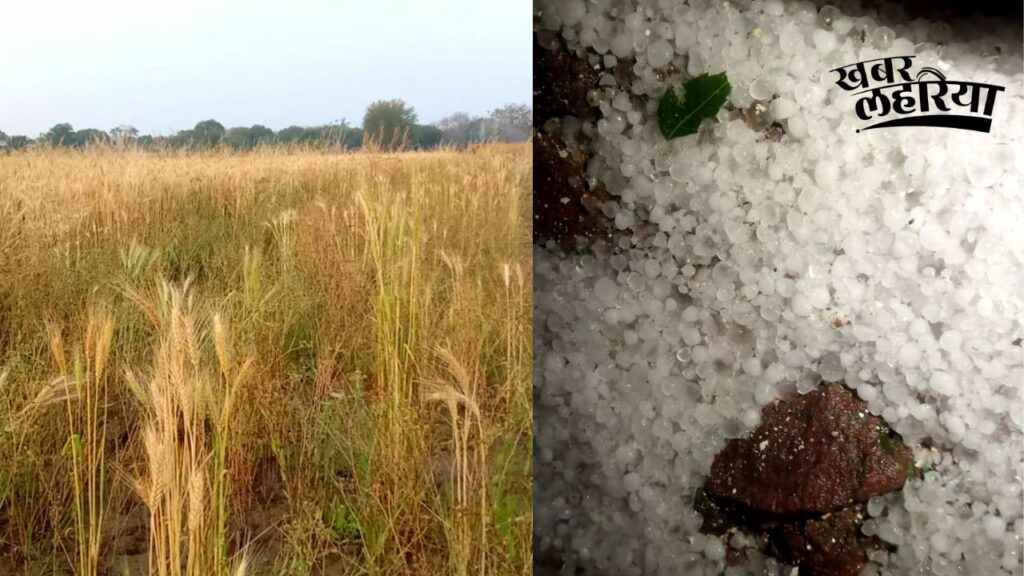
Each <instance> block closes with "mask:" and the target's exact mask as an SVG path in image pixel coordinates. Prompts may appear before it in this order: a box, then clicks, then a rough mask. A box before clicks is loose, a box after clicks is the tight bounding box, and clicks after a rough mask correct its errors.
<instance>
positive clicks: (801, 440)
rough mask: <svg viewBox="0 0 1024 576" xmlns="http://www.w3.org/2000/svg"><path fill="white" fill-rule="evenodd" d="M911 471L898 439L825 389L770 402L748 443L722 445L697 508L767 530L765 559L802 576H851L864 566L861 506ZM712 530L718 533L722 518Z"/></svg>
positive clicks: (855, 402) (859, 406)
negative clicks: (767, 556)
mask: <svg viewBox="0 0 1024 576" xmlns="http://www.w3.org/2000/svg"><path fill="white" fill-rule="evenodd" d="M912 466H913V457H912V454H911V452H910V450H909V449H908V448H907V447H906V446H905V445H904V444H903V440H902V438H901V437H900V436H899V435H898V434H896V433H895V432H893V431H892V430H891V429H890V428H889V427H888V426H887V425H886V424H885V423H884V422H883V421H882V420H881V419H880V418H878V417H877V416H874V415H872V414H870V413H869V412H868V410H867V406H866V405H865V403H864V402H863V401H862V400H860V399H859V398H856V397H855V396H854V395H853V393H852V392H851V391H850V390H849V389H848V388H846V387H845V386H843V385H842V384H838V383H831V384H825V385H823V386H822V387H820V388H818V389H817V390H815V391H813V392H809V393H807V394H804V395H802V396H798V397H795V398H792V399H789V400H782V401H777V402H775V403H774V404H771V405H769V406H768V407H766V408H765V409H764V411H763V413H762V421H761V425H760V426H759V427H758V428H757V429H756V430H754V432H753V433H752V434H751V435H750V436H749V437H748V438H746V439H738V440H732V441H731V442H729V444H728V445H726V447H725V449H724V450H722V452H720V453H719V454H718V455H717V456H716V457H715V460H714V463H713V464H712V467H711V474H710V476H709V477H708V480H707V482H706V483H705V485H704V492H705V493H706V496H707V499H708V500H709V502H710V504H702V508H704V510H714V511H715V512H716V514H717V513H719V512H724V513H725V514H726V515H727V516H728V517H729V518H730V519H731V520H732V521H733V522H734V523H735V524H737V525H740V526H744V527H745V528H748V529H751V530H753V531H755V532H765V533H767V535H768V537H769V541H770V546H769V550H768V551H769V553H771V554H773V555H775V556H777V557H778V558H779V559H780V560H783V561H784V562H787V563H790V564H795V565H798V566H801V568H802V570H801V574H805V573H806V574H808V575H811V576H847V575H851V576H852V575H856V574H857V573H858V572H859V571H860V569H861V568H862V567H863V566H864V564H865V563H866V562H867V555H866V547H867V545H868V544H869V542H868V541H867V540H866V539H865V538H864V537H863V536H862V535H861V533H860V525H861V523H862V521H863V513H862V508H863V504H864V503H866V502H867V501H868V499H869V498H872V497H874V496H879V495H882V494H886V493H889V492H893V491H896V490H899V489H900V488H902V486H903V484H904V482H905V481H906V479H907V475H908V473H909V472H910V471H911V470H912ZM702 512H703V510H702ZM711 524H712V526H710V527H709V528H710V529H711V532H712V533H713V532H716V531H720V530H721V527H722V520H721V519H717V520H714V521H712V522H711Z"/></svg>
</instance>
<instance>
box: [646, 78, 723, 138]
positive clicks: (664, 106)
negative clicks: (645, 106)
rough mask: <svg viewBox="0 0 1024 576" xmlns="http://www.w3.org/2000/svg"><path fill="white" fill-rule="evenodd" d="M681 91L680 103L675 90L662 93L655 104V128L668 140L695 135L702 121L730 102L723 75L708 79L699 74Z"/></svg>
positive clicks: (670, 89)
mask: <svg viewBox="0 0 1024 576" xmlns="http://www.w3.org/2000/svg"><path fill="white" fill-rule="evenodd" d="M683 89H684V90H685V91H686V94H685V95H684V97H683V100H682V101H680V100H679V95H678V94H677V93H676V91H675V89H674V88H671V87H670V88H669V89H668V90H666V91H665V95H664V96H662V97H661V101H660V102H658V128H660V129H661V134H662V136H664V137H665V138H666V139H668V140H672V139H673V138H679V137H680V136H687V135H689V134H696V133H697V129H698V128H700V123H701V121H703V120H704V119H705V118H714V116H715V114H718V110H719V108H721V107H722V105H723V104H725V101H726V100H727V99H728V98H729V92H730V91H731V90H732V86H730V85H729V79H728V78H726V76H725V72H722V73H721V74H715V75H714V76H710V75H708V74H701V75H700V76H697V77H696V78H692V79H691V80H690V81H689V82H687V83H686V84H685V85H684V86H683Z"/></svg>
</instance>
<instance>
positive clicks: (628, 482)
mask: <svg viewBox="0 0 1024 576" xmlns="http://www.w3.org/2000/svg"><path fill="white" fill-rule="evenodd" d="M643 482H644V481H643V478H641V477H640V475H639V474H637V473H636V472H630V473H628V474H626V475H625V476H623V477H622V487H623V488H625V489H626V491H627V492H636V491H637V490H639V489H640V486H641V485H642V484H643Z"/></svg>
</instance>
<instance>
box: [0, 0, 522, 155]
mask: <svg viewBox="0 0 1024 576" xmlns="http://www.w3.org/2000/svg"><path fill="white" fill-rule="evenodd" d="M11 12H12V13H9V14H8V17H7V18H6V19H5V20H6V22H5V23H6V24H7V25H8V26H7V27H6V29H5V35H6V36H7V44H8V45H11V46H21V47H24V50H20V51H9V52H7V53H5V54H3V55H0V69H2V70H3V76H2V77H3V79H4V84H5V86H6V87H5V89H4V90H3V91H0V131H3V132H5V133H7V134H8V135H11V136H15V135H23V136H27V137H29V138H36V137H38V136H39V135H41V134H44V133H45V132H46V131H48V130H49V129H50V128H52V127H53V126H55V125H57V124H61V123H68V124H71V125H72V126H73V127H74V128H75V129H76V130H84V129H90V128H92V129H98V130H103V131H105V132H109V131H110V130H111V129H112V128H114V127H116V126H119V125H130V126H134V127H135V128H136V129H138V131H139V133H140V134H149V135H153V136H171V135H174V134H176V133H177V132H179V131H182V130H187V129H190V128H193V127H194V126H195V125H196V123H198V122H201V121H204V120H208V119H213V120H216V121H217V122H219V123H221V124H223V125H224V127H225V128H232V127H241V126H245V127H249V126H253V125H257V124H259V125H263V126H266V127H268V128H270V129H272V130H274V131H275V132H276V131H279V130H282V129H284V128H287V127H289V126H303V127H311V126H323V125H330V124H335V123H337V122H338V121H339V120H341V119H344V120H346V121H347V123H348V124H349V125H350V126H360V125H361V124H362V120H363V113H364V112H365V110H366V107H367V106H369V105H370V104H371V103H372V102H374V101H377V100H388V99H394V98H399V99H402V100H404V101H405V102H406V103H407V104H408V105H410V106H412V107H413V108H414V109H415V110H416V113H417V116H418V118H419V123H420V124H433V123H435V122H437V121H439V120H441V119H443V118H445V117H447V116H450V115H451V114H455V113H458V112H465V113H468V114H470V115H472V116H486V115H487V114H488V113H489V112H490V111H492V110H494V109H496V108H500V107H502V106H504V105H506V104H511V103H520V104H522V103H525V104H528V105H531V104H532V87H531V86H532V65H531V62H532V47H531V45H530V44H528V43H529V42H530V41H531V39H530V38H529V36H528V35H524V34H521V30H522V29H523V28H526V27H529V26H530V22H531V18H532V7H531V5H530V4H529V3H526V4H524V5H522V6H518V5H513V3H487V4H479V5H478V4H475V3H472V2H468V1H466V0H455V1H452V2H447V3H445V4H444V5H442V6H421V5H419V4H418V3H415V2H411V1H409V0H403V1H401V2H399V3H398V5H391V6H387V7H384V6H370V7H365V6H362V5H360V6H358V7H357V6H355V5H354V3H353V2H339V3H333V2H329V1H327V0H299V1H298V2H295V3H292V4H291V5H290V6H289V7H288V8H287V9H281V8H279V7H277V6H275V5H273V3H271V2H269V1H268V0H256V1H255V2H242V1H241V0H221V1H219V2H215V3H210V4H209V5H207V4H204V3H202V2H201V1H200V0H183V1H179V2H170V1H167V0H164V1H161V2H158V3H155V4H150V5H137V4H135V3H132V2H130V1H129V0H100V1H99V2H98V3H94V4H93V5H92V6H83V5H79V4H77V3H73V2H71V1H70V0H49V1H43V2H40V3H36V4H32V5H25V4H22V5H16V6H15V7H13V8H12V9H11ZM395 14H399V15H400V16H397V17H396V16H395ZM425 22H429V27H428V26H427V25H425V24H424V23H425ZM40 29H44V30H45V31H46V36H45V39H44V40H43V41H42V42H41V41H40V36H39V30H40ZM296 31H301V33H298V34H297V33H296ZM484 39H486V41H483V40H484ZM466 46H471V47H472V48H471V49H466ZM368 53H369V55H370V57H368Z"/></svg>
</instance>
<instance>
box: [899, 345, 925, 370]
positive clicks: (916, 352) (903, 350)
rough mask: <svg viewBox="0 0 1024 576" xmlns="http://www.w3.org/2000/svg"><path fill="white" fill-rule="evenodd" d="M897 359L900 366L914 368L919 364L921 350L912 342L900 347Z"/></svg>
mask: <svg viewBox="0 0 1024 576" xmlns="http://www.w3.org/2000/svg"><path fill="white" fill-rule="evenodd" d="M898 359H899V363H900V366H903V367H904V368H915V367H917V365H918V364H919V363H920V362H921V348H920V347H919V346H918V345H917V344H915V343H913V342H907V343H906V344H904V345H903V346H900V351H899V358H898Z"/></svg>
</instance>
